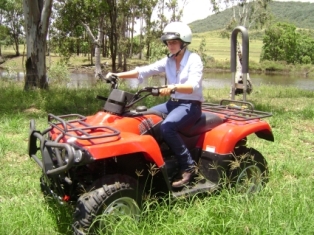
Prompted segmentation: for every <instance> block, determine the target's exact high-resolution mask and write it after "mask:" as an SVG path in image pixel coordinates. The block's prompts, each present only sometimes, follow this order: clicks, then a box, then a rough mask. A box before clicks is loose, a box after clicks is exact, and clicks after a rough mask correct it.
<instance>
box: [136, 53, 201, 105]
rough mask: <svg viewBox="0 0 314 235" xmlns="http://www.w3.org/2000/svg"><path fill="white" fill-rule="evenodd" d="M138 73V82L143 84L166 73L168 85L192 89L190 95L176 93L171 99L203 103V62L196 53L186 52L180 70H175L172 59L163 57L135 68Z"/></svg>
mask: <svg viewBox="0 0 314 235" xmlns="http://www.w3.org/2000/svg"><path fill="white" fill-rule="evenodd" d="M136 70H137V71H138V73H139V76H138V80H139V81H140V82H143V80H144V79H145V78H148V77H151V76H152V75H156V74H159V73H162V72H165V73H166V77H167V80H168V84H169V85H173V84H189V85H192V87H193V92H192V93H191V94H183V93H179V92H176V93H175V94H172V95H171V97H173V98H176V99H183V100H198V101H201V102H203V101H204V97H203V92H202V77H203V62H202V60H201V58H200V56H199V55H198V54H196V53H193V52H190V51H189V50H186V51H185V53H184V55H183V58H182V60H181V62H180V69H179V70H178V71H177V70H176V61H175V59H174V58H168V57H165V58H163V59H161V60H159V61H156V62H155V63H153V64H150V65H146V66H142V67H137V68H136Z"/></svg>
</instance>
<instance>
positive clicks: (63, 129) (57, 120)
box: [48, 114, 120, 140]
mask: <svg viewBox="0 0 314 235" xmlns="http://www.w3.org/2000/svg"><path fill="white" fill-rule="evenodd" d="M86 119H87V118H86V117H85V116H83V115H80V114H67V115H61V116H56V115H53V114H48V123H49V124H50V125H51V127H53V128H56V129H57V130H59V131H60V133H61V135H60V136H59V138H62V137H63V136H65V135H66V136H70V137H74V138H77V139H81V140H90V139H99V138H108V137H117V139H118V138H120V137H119V136H120V131H118V130H117V129H115V128H112V127H109V126H91V125H89V124H88V123H86ZM75 124H76V125H75ZM78 124H79V125H78ZM96 131H97V132H103V134H99V135H92V133H95V132H96Z"/></svg>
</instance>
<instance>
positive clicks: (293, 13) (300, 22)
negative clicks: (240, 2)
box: [190, 2, 314, 33]
mask: <svg viewBox="0 0 314 235" xmlns="http://www.w3.org/2000/svg"><path fill="white" fill-rule="evenodd" d="M269 10H270V11H271V13H272V15H273V17H274V20H275V21H281V22H288V23H292V24H294V25H295V26H296V27H297V28H306V29H314V14H313V12H314V3H308V2H271V3H270V4H269ZM231 15H232V9H231V8H229V9H226V10H224V11H222V12H220V13H217V14H214V15H210V16H208V17H207V18H205V19H203V20H197V21H194V22H192V23H191V24H190V26H191V28H192V31H193V32H194V33H203V32H207V31H213V30H220V29H223V28H224V27H225V25H227V24H228V22H229V21H230V16H231Z"/></svg>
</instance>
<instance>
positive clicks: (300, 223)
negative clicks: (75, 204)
mask: <svg viewBox="0 0 314 235" xmlns="http://www.w3.org/2000/svg"><path fill="white" fill-rule="evenodd" d="M107 92H108V89H107V87H106V85H96V86H95V87H92V88H82V89H65V88H62V87H56V88H53V89H50V90H49V91H41V90H36V91H31V92H24V91H23V90H22V86H19V85H17V84H13V83H7V82H5V83H4V82H2V83H1V84H0V100H1V102H0V179H1V180H0V234H5V235H13V234H14V235H16V234H23V235H24V234H26V235H59V234H60V235H61V234H71V233H72V232H71V223H72V221H71V220H72V219H71V217H72V210H71V208H69V207H64V206H61V205H58V204H57V203H56V202H55V201H53V200H50V199H45V198H44V197H43V195H42V193H41V191H40V187H39V177H40V175H41V172H40V169H39V167H37V165H36V163H35V162H33V161H32V160H31V159H29V157H28V155H27V140H28V128H29V119H31V118H34V119H36V123H37V126H38V129H40V130H42V129H44V128H45V127H47V124H46V123H47V120H46V115H47V113H55V114H65V113H82V114H84V115H89V114H92V113H94V112H96V111H98V110H101V109H102V105H103V104H102V102H101V101H98V100H96V99H95V96H96V95H98V94H101V95H104V96H105V95H106V94H107ZM204 93H205V95H206V101H208V102H217V101H218V100H220V99H221V98H226V97H228V95H229V89H228V88H225V89H207V90H206V91H204ZM238 98H239V97H238ZM313 99H314V93H313V92H312V91H308V90H299V89H297V88H291V87H288V88H285V87H281V86H259V87H255V89H254V91H253V93H252V94H250V95H249V96H248V100H249V101H250V102H252V103H253V104H254V105H255V107H256V108H258V109H261V110H263V111H268V112H272V113H273V116H272V117H270V118H268V119H267V121H268V122H269V123H270V124H271V126H272V128H273V133H274V136H275V142H274V143H272V142H267V141H264V140H261V139H259V138H258V137H256V136H250V137H249V140H248V143H249V145H250V146H252V147H254V148H256V149H258V150H259V151H260V152H261V153H262V154H263V155H264V156H265V158H266V159H267V161H268V164H269V172H270V179H269V182H268V184H267V185H266V187H265V188H264V189H263V190H262V191H261V192H260V193H259V194H257V195H254V196H253V197H247V196H243V195H238V194H235V193H233V192H232V191H227V190H223V191H221V192H219V193H217V194H211V195H210V194H208V195H198V196H195V197H193V198H190V199H187V198H180V199H178V200H176V201H173V200H168V198H162V199H161V200H160V199H157V198H156V199H155V198H151V199H149V200H148V201H147V202H146V203H145V205H144V210H143V212H142V216H141V219H140V220H139V221H138V222H135V221H133V220H132V219H130V218H124V219H123V220H120V221H115V222H114V223H113V224H108V228H109V230H107V231H104V232H103V234H116V235H121V234H122V235H123V234H125V235H130V234H132V235H133V234H134V235H135V234H136V235H138V234H143V235H144V234H145V235H150V234H152V235H156V234H175V235H178V234H182V235H185V234H186V235H190V234H202V235H203V234H204V235H205V234H206V235H207V234H231V235H232V234H234V235H238V234H276V235H277V234H291V235H292V234H302V235H304V234H313V227H314V203H313V198H314V190H313V186H314V183H313V182H314V139H313V132H314V115H313V114H314V105H313ZM148 102H149V105H153V104H155V103H157V102H160V100H158V101H157V100H154V98H152V99H149V100H148Z"/></svg>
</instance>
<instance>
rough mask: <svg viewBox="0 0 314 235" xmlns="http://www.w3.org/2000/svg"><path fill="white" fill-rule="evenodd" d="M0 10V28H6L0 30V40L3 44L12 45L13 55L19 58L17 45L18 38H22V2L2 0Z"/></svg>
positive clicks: (19, 41) (19, 40) (19, 0)
mask: <svg viewBox="0 0 314 235" xmlns="http://www.w3.org/2000/svg"><path fill="white" fill-rule="evenodd" d="M0 10H1V13H0V16H1V20H0V26H2V25H3V26H5V27H6V30H5V31H3V29H2V30H1V31H2V32H1V34H2V35H1V38H5V43H8V44H10V45H13V47H14V49H15V52H16V53H15V54H16V55H17V56H19V55H20V52H19V44H20V43H21V39H20V38H21V37H22V36H23V24H24V19H23V4H22V0H2V2H1V4H0ZM3 33H6V35H3ZM0 40H3V39H0ZM1 44H2V43H1ZM1 44H0V45H1Z"/></svg>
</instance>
